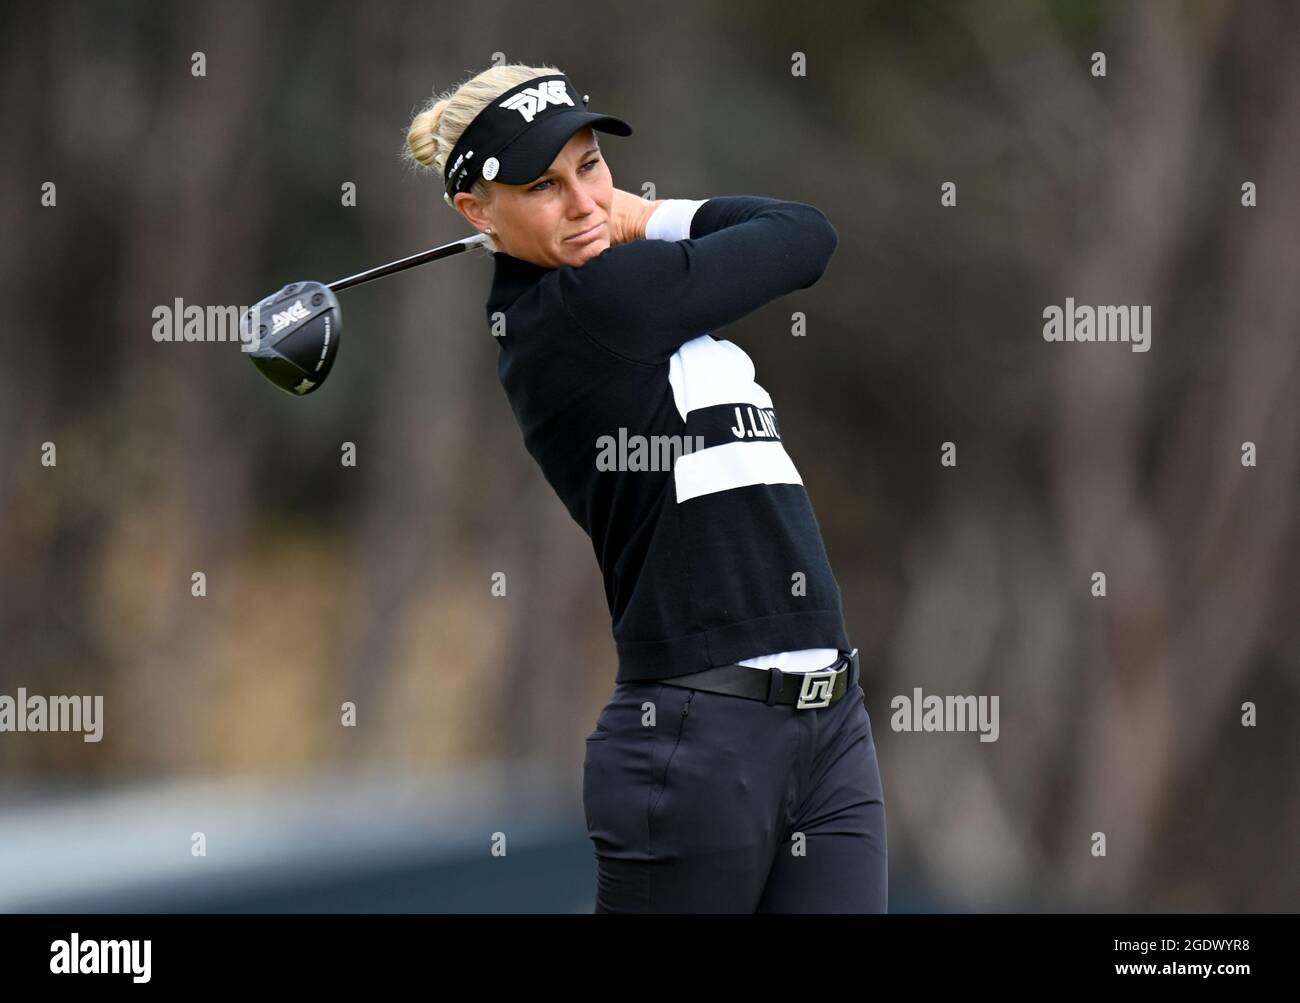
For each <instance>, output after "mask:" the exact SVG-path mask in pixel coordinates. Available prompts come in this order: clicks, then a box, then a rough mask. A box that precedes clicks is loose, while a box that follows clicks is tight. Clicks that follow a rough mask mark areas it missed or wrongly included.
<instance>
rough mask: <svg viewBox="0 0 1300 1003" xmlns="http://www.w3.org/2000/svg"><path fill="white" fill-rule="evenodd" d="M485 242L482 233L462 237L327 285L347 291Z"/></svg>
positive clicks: (485, 238) (337, 289)
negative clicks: (352, 287)
mask: <svg viewBox="0 0 1300 1003" xmlns="http://www.w3.org/2000/svg"><path fill="white" fill-rule="evenodd" d="M485 240H487V236H486V235H485V234H482V233H476V234H474V235H472V236H469V237H462V238H461V239H460V240H453V241H452V242H451V243H450V244H443V245H441V246H440V247H433V248H430V249H429V250H427V251H421V252H420V253H419V254H412V255H411V256H410V257H409V258H401V259H399V260H397V261H390V262H389V263H388V264H386V265H379V266H378V267H376V268H369V269H367V270H366V271H364V272H357V274H356V275H349V276H348V277H347V278H345V279H337V280H335V281H334V282H331V283H330V284H329V287H330V289H332V290H334V292H338V291H339V290H340V289H347V288H349V287H351V286H359V285H361V283H363V282H369V281H370V280H371V279H380V278H383V277H384V276H385V275H392V274H393V273H394V272H400V271H403V270H404V269H407V268H414V267H415V266H416V265H422V264H424V263H425V262H426V261H437V260H438V259H439V258H447V257H450V256H451V255H453V254H460V253H461V252H462V251H467V250H469V249H470V248H471V247H474V246H476V245H477V244H481V243H483V241H485Z"/></svg>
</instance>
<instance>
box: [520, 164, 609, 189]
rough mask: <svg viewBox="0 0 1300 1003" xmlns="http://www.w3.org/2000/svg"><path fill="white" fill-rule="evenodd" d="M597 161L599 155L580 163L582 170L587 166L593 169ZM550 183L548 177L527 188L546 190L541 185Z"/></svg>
mask: <svg viewBox="0 0 1300 1003" xmlns="http://www.w3.org/2000/svg"><path fill="white" fill-rule="evenodd" d="M599 163H600V158H599V157H592V158H591V159H590V160H588V161H587V162H586V163H585V164H583V165H582V170H584V171H586V170H587V168H589V167H590V168H593V169H594V168H595V166H596V165H597V164H599ZM588 173H590V172H589V171H588ZM552 183H553V182H552V181H551V180H550V179H549V178H548V179H547V180H545V181H539V182H537V184H535V185H533V186H532V187H531V188H529V189H528V190H529V191H530V192H544V191H546V189H545V188H543V187H542V186H543V185H549V184H552Z"/></svg>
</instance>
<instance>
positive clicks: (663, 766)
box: [646, 687, 696, 825]
mask: <svg viewBox="0 0 1300 1003" xmlns="http://www.w3.org/2000/svg"><path fill="white" fill-rule="evenodd" d="M668 689H670V690H674V691H675V690H680V689H681V687H669V688H668ZM684 692H685V696H684V698H683V699H682V700H681V704H680V706H681V710H680V711H677V712H676V714H675V718H676V720H675V722H674V723H673V725H670V727H673V728H674V730H673V732H672V733H671V735H672V740H671V742H664V743H662V747H663V750H664V751H663V752H662V753H661V755H662V760H661V761H660V762H659V763H658V764H652V766H654V768H653V769H652V775H653V776H655V778H656V780H655V782H654V784H652V786H651V788H650V800H649V804H648V806H647V808H646V820H647V823H648V824H651V825H653V823H654V819H655V814H656V812H657V811H658V809H659V805H660V802H661V801H662V800H663V796H664V791H665V790H667V788H668V782H669V778H670V777H671V775H672V766H673V759H674V758H675V757H676V755H677V752H678V749H679V748H680V747H681V744H682V736H683V735H684V734H685V733H686V726H687V722H688V721H689V719H690V715H691V704H692V702H693V701H694V700H695V693H696V691H695V690H685V691H684ZM672 706H673V708H674V709H675V708H676V707H677V706H678V705H677V704H676V703H674V704H673V705H672ZM655 744H656V745H660V744H661V743H655Z"/></svg>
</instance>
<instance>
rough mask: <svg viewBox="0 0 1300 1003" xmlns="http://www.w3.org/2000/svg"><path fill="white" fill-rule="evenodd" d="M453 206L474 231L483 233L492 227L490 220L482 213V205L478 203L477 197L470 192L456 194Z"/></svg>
mask: <svg viewBox="0 0 1300 1003" xmlns="http://www.w3.org/2000/svg"><path fill="white" fill-rule="evenodd" d="M455 205H456V209H457V210H459V212H460V214H461V215H462V216H464V217H465V218H466V219H467V220H469V223H470V226H472V227H474V229H476V230H479V231H483V230H486V229H487V228H488V227H490V226H491V225H492V220H491V219H489V218H488V216H487V214H486V213H485V212H484V207H483V203H482V202H480V201H479V199H478V196H476V195H473V194H471V193H470V192H457V193H456V200H455Z"/></svg>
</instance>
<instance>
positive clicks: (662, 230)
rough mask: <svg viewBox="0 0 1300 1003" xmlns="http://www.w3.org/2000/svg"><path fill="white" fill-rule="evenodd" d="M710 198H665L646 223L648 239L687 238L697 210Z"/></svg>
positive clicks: (646, 236)
mask: <svg viewBox="0 0 1300 1003" xmlns="http://www.w3.org/2000/svg"><path fill="white" fill-rule="evenodd" d="M707 201H708V199H664V201H663V202H662V203H660V205H659V208H657V209H656V210H655V211H654V212H652V213H651V214H650V218H649V219H648V220H646V224H645V238H646V240H686V239H687V238H688V237H690V235H691V220H692V219H694V218H695V210H696V209H698V208H699V207H700V206H702V205H704V203H705V202H707Z"/></svg>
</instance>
